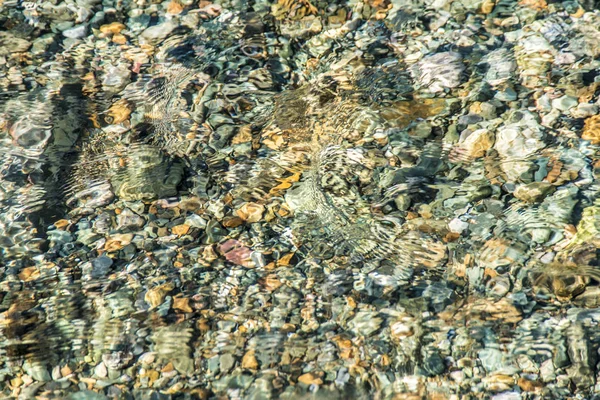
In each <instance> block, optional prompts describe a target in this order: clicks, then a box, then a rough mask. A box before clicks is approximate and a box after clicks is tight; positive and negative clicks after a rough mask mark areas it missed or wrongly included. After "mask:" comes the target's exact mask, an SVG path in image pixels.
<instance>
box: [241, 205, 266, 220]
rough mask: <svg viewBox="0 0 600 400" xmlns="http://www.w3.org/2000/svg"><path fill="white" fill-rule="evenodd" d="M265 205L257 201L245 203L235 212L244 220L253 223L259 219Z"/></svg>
mask: <svg viewBox="0 0 600 400" xmlns="http://www.w3.org/2000/svg"><path fill="white" fill-rule="evenodd" d="M264 212H265V206H263V205H262V204H257V203H245V204H244V205H243V206H242V207H241V208H239V209H238V210H237V211H236V214H237V215H238V216H239V217H240V218H241V219H242V220H244V221H246V222H249V223H253V222H258V221H260V220H261V218H262V215H263V213H264Z"/></svg>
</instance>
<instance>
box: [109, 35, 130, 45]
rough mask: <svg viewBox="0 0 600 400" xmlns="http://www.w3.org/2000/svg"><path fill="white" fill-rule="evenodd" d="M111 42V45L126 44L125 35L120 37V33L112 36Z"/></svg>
mask: <svg viewBox="0 0 600 400" xmlns="http://www.w3.org/2000/svg"><path fill="white" fill-rule="evenodd" d="M112 41H113V43H116V44H126V43H127V37H125V35H121V34H120V33H117V34H116V35H113V37H112Z"/></svg>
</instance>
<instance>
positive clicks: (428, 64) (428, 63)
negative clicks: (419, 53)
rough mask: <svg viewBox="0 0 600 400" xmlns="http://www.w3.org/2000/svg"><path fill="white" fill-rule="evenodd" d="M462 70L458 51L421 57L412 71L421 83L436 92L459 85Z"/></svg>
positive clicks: (462, 66) (463, 68)
mask: <svg viewBox="0 0 600 400" xmlns="http://www.w3.org/2000/svg"><path fill="white" fill-rule="evenodd" d="M464 70H465V67H464V65H463V64H462V57H461V56H460V54H459V53H454V52H444V53H437V54H434V55H431V56H427V57H425V58H423V60H421V61H419V63H418V64H417V66H416V68H413V70H412V71H413V74H414V75H415V77H416V78H417V79H418V80H419V82H420V84H421V85H423V86H424V87H427V88H428V90H429V91H431V92H433V93H436V92H441V91H443V90H444V89H452V88H455V87H457V86H458V85H460V83H461V81H462V73H463V71H464Z"/></svg>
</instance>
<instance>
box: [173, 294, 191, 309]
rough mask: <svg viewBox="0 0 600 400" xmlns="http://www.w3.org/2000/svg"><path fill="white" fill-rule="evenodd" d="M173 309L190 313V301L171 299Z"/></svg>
mask: <svg viewBox="0 0 600 400" xmlns="http://www.w3.org/2000/svg"><path fill="white" fill-rule="evenodd" d="M173 308H174V309H175V310H180V311H183V312H186V313H190V312H192V311H193V310H192V307H190V299H189V298H187V297H175V298H173Z"/></svg>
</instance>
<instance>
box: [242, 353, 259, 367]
mask: <svg viewBox="0 0 600 400" xmlns="http://www.w3.org/2000/svg"><path fill="white" fill-rule="evenodd" d="M242 368H246V369H258V361H256V357H255V356H254V350H248V351H247V352H246V354H244V357H242Z"/></svg>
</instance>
